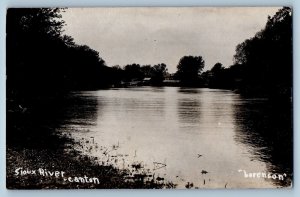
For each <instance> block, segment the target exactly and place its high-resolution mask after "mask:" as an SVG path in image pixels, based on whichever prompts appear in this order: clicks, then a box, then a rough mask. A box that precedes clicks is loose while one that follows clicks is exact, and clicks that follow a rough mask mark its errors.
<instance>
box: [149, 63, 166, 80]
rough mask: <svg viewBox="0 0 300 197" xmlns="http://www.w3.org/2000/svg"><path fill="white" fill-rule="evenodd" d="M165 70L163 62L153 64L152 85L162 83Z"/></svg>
mask: <svg viewBox="0 0 300 197" xmlns="http://www.w3.org/2000/svg"><path fill="white" fill-rule="evenodd" d="M167 71H168V69H167V66H166V64H164V63H161V64H157V65H154V66H153V67H152V69H151V83H152V84H153V85H162V82H163V80H164V78H165V75H166V74H167Z"/></svg>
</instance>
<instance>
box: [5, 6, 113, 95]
mask: <svg viewBox="0 0 300 197" xmlns="http://www.w3.org/2000/svg"><path fill="white" fill-rule="evenodd" d="M62 11H64V9H58V8H32V9H28V8H10V9H8V11H7V45H6V46H7V93H8V95H9V94H11V93H16V92H17V93H18V94H22V96H21V97H24V96H27V95H38V96H40V95H42V94H50V95H54V93H55V94H56V93H59V92H62V91H66V90H67V91H68V90H70V89H94V88H99V87H103V86H106V85H107V83H109V79H108V76H107V74H106V73H107V72H108V69H107V67H106V65H105V62H104V60H103V59H102V58H101V57H100V56H99V53H98V52H97V51H95V50H93V49H91V48H90V47H88V46H85V45H84V46H80V45H76V44H75V43H74V40H73V38H72V37H70V36H67V35H63V34H62V32H63V30H62V28H63V25H64V21H63V20H61V17H62V16H61V12H62Z"/></svg>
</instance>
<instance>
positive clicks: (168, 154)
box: [60, 87, 292, 188]
mask: <svg viewBox="0 0 300 197" xmlns="http://www.w3.org/2000/svg"><path fill="white" fill-rule="evenodd" d="M69 99H70V101H71V103H72V105H70V107H68V108H66V109H64V110H65V113H66V114H67V116H66V117H67V118H66V119H65V121H64V122H63V124H62V125H61V127H60V128H61V129H62V130H63V131H64V132H66V133H69V134H70V135H71V136H72V137H73V138H74V139H76V140H77V141H79V142H80V143H82V144H84V145H82V147H81V148H82V151H83V154H87V155H91V156H94V157H97V158H98V160H99V162H102V163H103V164H107V163H110V164H113V165H115V166H116V167H118V168H120V169H124V168H128V167H131V166H132V165H136V164H138V165H140V166H142V167H143V169H147V170H149V171H151V172H152V173H154V174H155V176H156V177H161V178H164V180H167V181H171V182H173V183H174V184H177V187H178V188H185V187H186V185H190V184H191V183H192V186H193V188H225V187H226V188H236V187H241V188H275V187H282V186H290V184H291V182H290V179H291V168H292V165H291V163H292V162H291V155H292V154H291V153H290V151H291V150H292V148H291V147H292V145H291V144H292V141H291V133H292V130H291V121H290V117H289V116H287V115H285V113H283V112H282V113H281V111H275V110H274V106H270V105H269V104H268V100H267V99H263V98H243V97H242V96H241V95H239V94H237V93H234V92H233V91H229V90H218V89H206V88H179V87H134V88H120V89H107V90H98V91H80V92H79V91H78V92H72V94H70V95H69ZM282 108H283V107H282ZM276 109H277V108H276ZM277 110H280V109H277ZM289 110H290V109H287V112H289ZM83 142H84V143H83ZM87 144H90V145H89V146H87ZM104 161H105V162H104ZM249 173H278V174H282V175H283V177H284V180H278V178H277V179H272V178H264V177H259V178H257V177H255V178H251V177H248V178H247V177H245V176H246V175H248V176H249ZM284 173H285V174H284Z"/></svg>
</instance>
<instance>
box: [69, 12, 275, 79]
mask: <svg viewBox="0 0 300 197" xmlns="http://www.w3.org/2000/svg"><path fill="white" fill-rule="evenodd" d="M278 9H279V7H223V8H222V7H219V8H209V7H190V8H187V7H186V8H183V7H181V8H180V7H173V8H145V7H144V8H133V7H131V8H69V9H67V10H66V12H65V13H63V20H65V21H66V24H67V25H66V27H65V34H67V35H70V36H72V37H73V38H74V40H75V42H76V43H77V44H81V45H83V44H85V45H88V46H89V47H91V48H92V49H94V50H96V51H98V52H99V54H100V57H101V58H103V59H104V60H105V62H106V64H107V65H108V66H114V65H120V66H125V65H127V64H131V63H139V64H141V65H146V64H151V65H155V64H158V63H165V64H166V65H167V67H168V70H169V72H170V73H173V72H175V71H176V66H177V64H178V62H179V60H180V58H181V57H183V56H185V55H193V56H199V55H200V56H202V57H203V59H204V61H205V68H204V70H207V69H210V68H211V67H212V66H213V65H214V64H215V63H217V62H220V63H222V64H223V65H224V66H225V67H228V66H230V65H232V63H233V55H234V54H235V47H236V45H237V44H239V43H241V42H243V41H244V40H245V39H247V38H250V37H253V36H254V34H255V33H256V32H258V31H260V30H261V29H262V28H264V26H265V24H266V22H267V17H268V15H270V16H273V15H274V14H275V13H276V11H277V10H278Z"/></svg>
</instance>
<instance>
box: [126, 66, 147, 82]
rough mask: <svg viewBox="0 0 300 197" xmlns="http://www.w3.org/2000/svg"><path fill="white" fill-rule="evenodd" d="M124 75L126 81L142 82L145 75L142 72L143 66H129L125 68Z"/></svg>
mask: <svg viewBox="0 0 300 197" xmlns="http://www.w3.org/2000/svg"><path fill="white" fill-rule="evenodd" d="M124 75H125V79H126V81H132V80H142V79H143V78H144V74H143V72H142V71H141V66H140V65H139V64H128V65H126V66H125V67H124Z"/></svg>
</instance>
